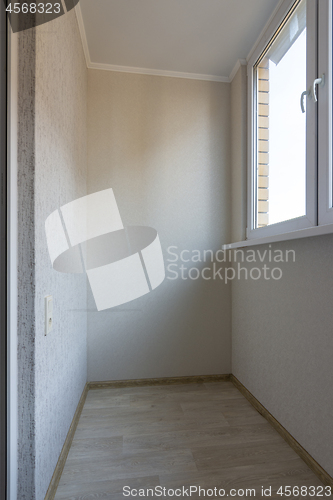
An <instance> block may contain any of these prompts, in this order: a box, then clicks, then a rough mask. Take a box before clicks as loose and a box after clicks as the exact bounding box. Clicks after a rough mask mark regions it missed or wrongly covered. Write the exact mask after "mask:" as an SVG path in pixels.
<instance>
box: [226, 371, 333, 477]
mask: <svg viewBox="0 0 333 500" xmlns="http://www.w3.org/2000/svg"><path fill="white" fill-rule="evenodd" d="M230 381H231V382H232V383H233V384H234V386H235V387H237V389H238V390H239V391H240V392H241V393H242V394H243V396H244V397H246V399H247V400H248V401H249V402H250V403H251V404H252V406H253V407H254V408H255V409H256V410H257V411H258V412H259V413H260V414H261V415H262V416H263V417H265V419H266V420H267V421H268V422H269V423H270V424H271V426H272V427H274V429H275V430H276V431H277V432H278V433H279V434H280V435H281V436H282V437H283V439H284V440H285V441H286V442H287V443H288V444H289V446H290V447H291V448H292V449H293V450H294V451H295V452H296V453H297V454H298V455H299V456H300V458H301V459H302V460H303V461H304V462H305V463H306V465H307V466H308V467H310V469H311V470H312V471H313V472H314V473H315V474H316V476H317V477H318V478H319V479H320V480H321V481H322V482H323V483H324V484H325V485H326V486H332V487H333V478H332V477H331V476H330V475H329V474H328V473H327V472H326V471H325V470H324V469H323V468H322V467H321V466H320V465H319V464H318V462H316V460H315V459H314V458H312V456H311V455H310V454H309V453H308V452H307V451H306V450H305V449H304V448H303V446H302V445H300V444H299V442H298V441H296V439H295V438H293V436H292V435H291V434H290V433H289V432H288V431H287V429H285V428H284V427H283V426H282V425H281V424H280V423H279V422H278V421H277V420H276V418H274V417H273V415H272V414H271V413H270V412H269V411H268V410H266V408H265V407H264V406H263V405H262V404H261V403H260V402H259V401H258V400H257V398H255V397H254V396H253V394H251V392H250V391H248V390H247V389H246V387H245V386H244V385H243V384H242V383H241V382H240V381H239V380H238V379H237V378H236V377H235V376H234V375H231V376H230Z"/></svg>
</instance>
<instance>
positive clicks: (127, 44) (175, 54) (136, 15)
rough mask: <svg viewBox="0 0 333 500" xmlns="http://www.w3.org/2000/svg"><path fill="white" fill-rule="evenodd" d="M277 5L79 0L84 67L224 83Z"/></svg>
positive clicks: (240, 0) (270, 1)
mask: <svg viewBox="0 0 333 500" xmlns="http://www.w3.org/2000/svg"><path fill="white" fill-rule="evenodd" d="M278 3H279V0H81V1H80V3H79V8H80V9H81V13H82V20H83V25H84V26H83V28H84V32H82V23H81V35H82V36H83V39H84V38H85V37H86V46H87V47H86V48H88V52H89V54H88V65H90V66H95V67H96V64H99V65H101V64H104V65H110V67H109V68H107V67H106V69H121V68H116V67H118V66H122V67H127V69H129V67H130V68H141V69H145V70H148V71H147V72H149V73H152V74H154V72H155V73H157V74H159V73H161V72H179V73H194V74H196V75H212V76H213V77H216V79H219V78H220V79H221V80H223V78H228V77H229V75H230V73H231V71H232V69H233V67H234V66H235V63H236V62H237V60H238V59H245V58H246V57H247V55H248V53H249V51H250V50H251V48H252V46H253V44H254V43H255V41H256V39H257V38H258V36H259V35H260V33H261V31H262V29H263V28H264V26H265V24H266V23H267V21H268V19H269V17H270V16H271V14H272V12H273V11H274V9H275V7H276V6H277V4H278ZM78 17H79V18H80V12H79V13H78ZM79 23H80V19H79ZM84 44H85V41H84ZM86 52H87V50H86ZM86 55H87V54H86ZM89 57H90V61H89ZM91 63H93V64H91ZM94 63H95V64H94ZM113 67H114V68H113ZM124 69H125V68H124Z"/></svg>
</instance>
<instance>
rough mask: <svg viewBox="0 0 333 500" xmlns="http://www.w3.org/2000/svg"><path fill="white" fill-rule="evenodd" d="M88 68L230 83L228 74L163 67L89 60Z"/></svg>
mask: <svg viewBox="0 0 333 500" xmlns="http://www.w3.org/2000/svg"><path fill="white" fill-rule="evenodd" d="M87 66H88V68H90V69H101V70H104V71H117V72H120V73H136V74H139V75H153V76H168V77H171V78H187V79H189V80H205V81H210V82H222V83H230V80H229V77H228V76H216V75H203V74H200V73H182V72H180V71H167V70H164V69H161V70H160V69H149V68H136V67H131V66H116V65H114V64H103V63H94V62H90V64H89V65H88V64H87Z"/></svg>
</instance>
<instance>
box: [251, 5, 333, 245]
mask: <svg viewBox="0 0 333 500" xmlns="http://www.w3.org/2000/svg"><path fill="white" fill-rule="evenodd" d="M298 3H299V2H298V1H297V0H296V1H295V0H284V1H283V2H282V3H281V4H280V6H279V8H278V10H277V11H276V13H275V15H274V16H273V18H272V20H271V21H270V23H269V25H268V27H267V29H266V30H265V32H264V34H263V35H262V36H261V38H260V39H259V41H258V43H257V45H256V47H255V49H254V51H253V52H252V54H251V56H250V58H249V60H248V210H247V231H246V237H247V239H248V240H255V239H261V238H267V237H272V236H276V235H282V234H286V233H293V232H298V231H300V230H303V231H304V230H305V229H309V228H314V227H317V226H318V212H319V209H318V200H317V197H318V186H319V185H320V186H321V189H322V190H324V191H325V192H327V193H328V190H327V185H328V182H327V180H326V177H324V174H323V172H321V171H320V172H319V164H318V158H317V151H318V146H319V147H320V150H323V151H326V153H325V154H326V156H327V154H328V153H327V151H328V150H329V148H328V144H329V143H330V142H331V141H330V140H329V139H330V138H331V137H332V136H329V135H328V134H329V133H330V132H327V130H328V126H327V123H328V120H330V119H331V113H329V112H328V106H327V102H328V101H327V99H328V98H329V97H328V94H329V92H328V91H329V88H331V87H330V85H329V83H330V82H329V81H328V82H326V84H325V86H324V87H323V89H319V88H318V87H317V93H318V95H319V94H320V99H319V102H318V105H317V104H316V103H315V102H314V101H313V100H312V99H310V98H308V99H307V131H306V134H307V140H306V143H307V152H306V162H307V165H306V215H305V216H303V217H298V218H295V219H291V220H287V221H283V222H280V223H277V224H271V225H268V226H265V227H260V228H256V227H255V220H256V213H255V210H256V197H257V190H256V181H257V178H256V177H257V176H256V144H257V141H256V109H255V107H256V88H255V82H254V67H255V64H256V62H257V61H258V59H259V58H260V57H261V55H262V54H263V52H264V50H265V48H266V47H267V45H268V44H269V42H270V40H271V39H272V37H273V36H274V34H275V33H277V31H278V29H279V28H280V26H281V24H282V23H283V22H284V20H285V19H286V17H287V16H289V14H290V13H291V12H293V11H294V9H295V8H296V6H297V4H298ZM329 4H330V2H329V0H320V2H319V4H318V0H308V2H307V89H304V90H308V89H310V87H311V86H312V84H313V82H314V80H315V79H316V78H317V77H318V74H319V73H318V70H320V69H322V73H325V75H328V71H327V67H328V66H327V65H328V61H329V57H330V54H328V49H327V48H326V52H324V55H322V57H321V61H318V58H317V54H318V51H320V50H321V47H318V46H317V38H318V37H317V30H318V25H319V22H320V23H321V24H320V27H319V29H320V30H322V31H321V32H320V33H321V40H320V44H321V45H324V44H325V40H327V36H328V34H329V33H328V29H331V23H330V28H328V23H327V10H328V9H329V8H331V7H329ZM325 9H326V10H325ZM318 12H319V19H318ZM325 21H326V24H327V26H326V31H324V29H325V27H324V28H322V25H325ZM322 73H320V74H322ZM325 93H326V94H327V96H326V99H325V98H324V97H323V95H324V94H325ZM325 105H326V118H325V114H323V115H322V114H320V116H321V129H323V128H326V135H323V136H322V137H321V141H320V143H319V144H317V137H318V133H317V126H318V123H317V112H318V111H317V108H319V107H320V111H321V110H322V108H324V107H325ZM328 115H330V116H328ZM325 120H326V122H325ZM322 156H323V158H319V163H320V164H321V165H322V170H325V176H327V174H326V169H327V164H328V159H327V158H326V157H325V158H324V153H322ZM325 165H326V167H325ZM318 176H319V177H320V183H319V185H318ZM323 179H325V180H323ZM330 185H331V186H332V184H330ZM331 192H332V190H331V191H330V193H331ZM327 196H328V194H327ZM320 199H321V200H322V194H321V192H320ZM321 203H322V201H321ZM325 203H326V206H329V205H327V203H328V198H326V201H325ZM330 206H332V203H331V205H330ZM320 215H321V220H320V223H321V224H324V223H326V224H329V223H332V222H333V208H332V209H329V210H328V211H327V214H326V215H325V217H324V215H323V209H322V210H321V212H320ZM324 220H325V221H326V222H324Z"/></svg>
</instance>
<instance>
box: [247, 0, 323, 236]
mask: <svg viewBox="0 0 333 500" xmlns="http://www.w3.org/2000/svg"><path fill="white" fill-rule="evenodd" d="M331 31H332V2H330V1H329V0H319V1H318V0H297V1H296V2H295V1H294V2H291V1H290V0H285V1H284V2H283V3H282V5H281V6H280V8H279V10H278V11H277V13H276V15H275V16H274V19H273V20H272V21H271V23H270V26H269V27H268V29H267V31H266V33H265V34H264V35H263V37H262V39H261V40H260V41H259V43H258V45H257V47H256V49H255V50H254V52H253V54H252V56H251V58H250V60H249V66H248V69H249V71H248V77H249V111H250V112H249V117H250V120H249V138H250V140H249V144H250V147H249V169H250V171H249V206H248V229H247V237H248V239H251V238H261V237H264V236H272V235H277V234H283V233H287V232H291V231H295V230H299V229H305V228H310V227H314V226H316V225H318V224H329V223H333V176H332V154H331V144H332V139H333V137H332V126H331V122H332V97H333V96H332V85H331V73H332V50H331V48H332V32H331Z"/></svg>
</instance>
